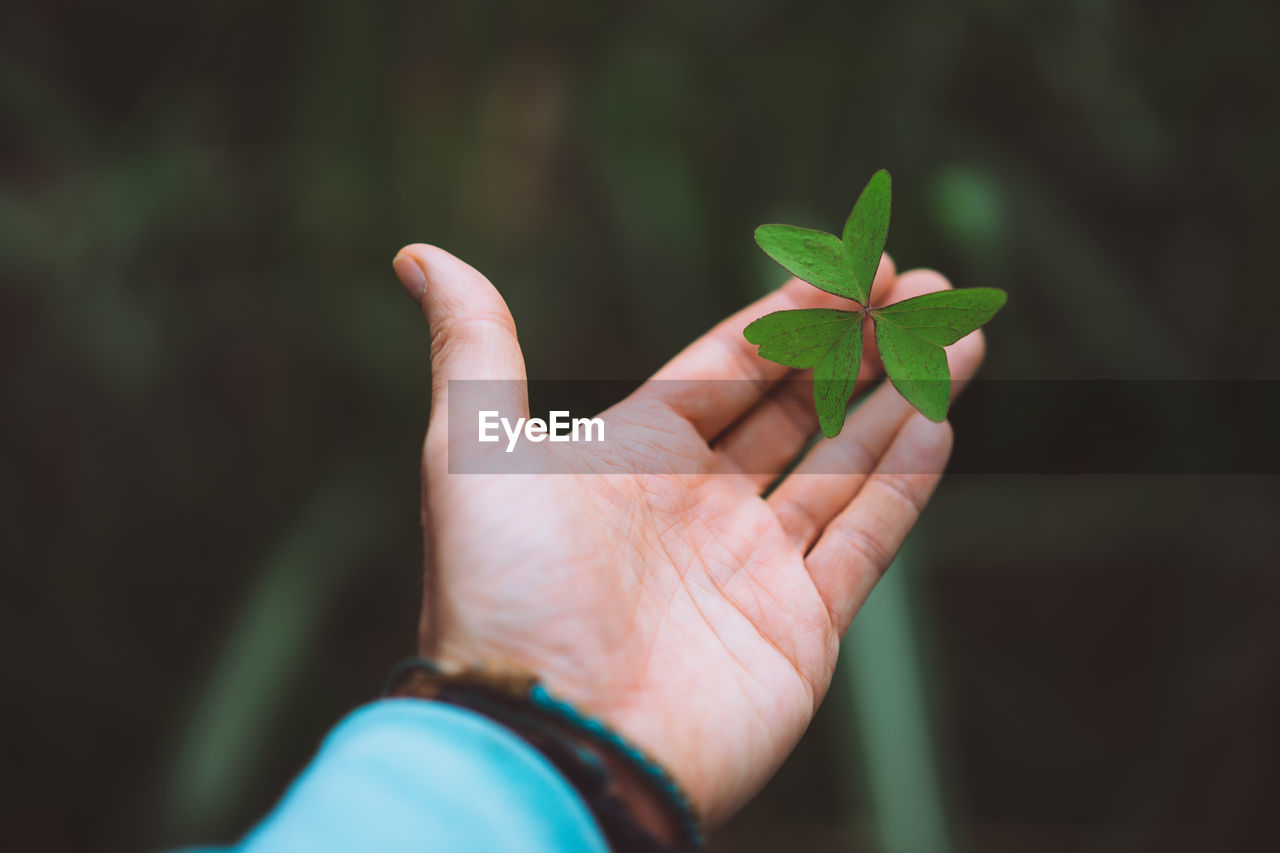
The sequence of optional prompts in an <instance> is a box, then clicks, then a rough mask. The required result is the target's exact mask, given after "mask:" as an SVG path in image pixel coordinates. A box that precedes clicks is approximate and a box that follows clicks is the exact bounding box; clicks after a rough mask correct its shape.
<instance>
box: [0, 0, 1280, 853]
mask: <svg viewBox="0 0 1280 853" xmlns="http://www.w3.org/2000/svg"><path fill="white" fill-rule="evenodd" d="M1278 23H1280V9H1278V8H1277V7H1274V6H1271V5H1268V4H1261V3H1245V2H1218V3H1151V2H1148V3H1127V4H1119V3H1107V2H1102V0H1076V2H1062V3H1053V4H1025V3H1015V2H1012V0H980V1H979V2H973V3H950V2H942V0H924V2H916V3H910V4H883V3H882V4H870V3H836V2H831V3H794V2H792V3H781V2H765V0H739V2H733V3H730V2H727V0H681V2H674V0H673V2H650V3H634V4H622V5H619V4H604V3H596V2H585V0H577V2H557V3H538V4H501V3H496V2H472V3H458V4H445V3H414V4H410V3H353V2H340V0H310V2H304V0H291V1H290V2H283V3H276V4H265V5H264V4H257V3H255V4H250V3H247V2H243V0H224V2H221V3H196V4H170V3H160V2H157V0H128V2H122V3H117V4H108V5H103V4H98V5H94V4H89V5H85V4H72V3H69V2H67V0H45V2H41V3H34V2H30V0H27V2H23V0H18V2H16V3H10V4H7V5H6V6H5V7H4V9H3V10H2V11H0V111H2V112H0V115H3V125H0V282H2V284H0V364H3V377H4V378H3V395H4V406H5V408H4V412H5V414H4V418H3V425H2V426H0V436H3V438H4V442H5V448H6V453H5V454H4V457H5V461H4V463H3V466H0V500H3V505H2V509H3V512H2V513H0V519H3V520H2V521H0V524H2V525H3V528H2V530H0V564H3V566H4V568H5V580H6V586H7V587H8V593H7V594H6V595H5V596H4V597H3V599H0V625H2V626H3V634H0V638H2V639H3V640H4V642H5V647H6V648H8V649H9V650H10V655H9V665H8V679H9V687H8V689H7V696H8V697H9V698H8V701H6V703H5V711H4V715H5V716H4V720H5V722H6V723H7V727H6V730H7V733H8V737H6V744H7V745H6V747H5V757H6V760H5V765H6V769H7V770H8V772H9V774H10V775H11V776H13V777H15V779H17V780H18V781H19V785H17V786H16V787H14V788H13V793H12V794H11V795H10V796H9V797H8V798H6V811H7V812H8V813H7V814H6V816H5V820H4V821H3V826H4V828H3V830H0V833H2V834H0V847H3V848H4V849H6V850H32V851H39V850H63V849H78V850H85V849H104V850H126V849H137V848H139V847H142V846H152V845H157V844H172V843H175V842H179V841H192V840H196V839H201V838H208V839H218V838H221V839H230V838H232V837H234V835H235V833H236V832H238V831H239V830H241V829H242V828H244V827H245V826H247V825H248V824H249V822H250V821H251V820H253V819H254V817H256V816H257V815H259V814H261V813H262V811H263V810H264V809H266V808H267V807H268V806H269V804H270V803H271V802H272V801H273V799H274V797H275V796H277V795H278V793H279V791H280V790H281V788H282V786H283V785H284V784H285V783H286V782H287V780H288V779H289V778H290V777H291V775H292V774H293V773H294V772H295V771H296V770H297V769H298V767H300V766H301V764H302V762H303V761H305V759H306V757H307V756H308V755H309V754H310V752H311V750H312V749H313V748H314V745H315V744H316V742H317V740H318V738H319V737H320V736H321V734H322V733H323V732H324V730H325V729H326V727H327V726H328V725H329V724H331V723H332V722H333V721H334V720H335V719H337V718H338V717H339V716H340V715H341V714H342V713H343V712H344V711H345V710H347V709H349V708H351V707H352V706H353V705H355V704H356V703H359V702H361V701H363V700H365V699H366V698H367V697H369V696H371V695H373V694H374V693H375V692H376V690H377V688H378V685H379V682H380V679H381V676H382V674H383V673H384V672H385V671H386V669H387V667H388V666H389V664H390V663H391V662H392V661H393V660H394V659H396V658H397V657H398V656H399V655H401V654H402V653H404V652H406V651H408V650H410V649H411V648H412V645H413V635H414V631H415V626H416V611H417V604H418V602H417V597H418V593H419V587H418V579H417V575H418V571H419V548H420V546H419V544H418V541H417V539H418V533H417V529H416V521H417V508H416V500H417V497H416V496H417V468H416V457H417V452H418V446H419V442H420V439H421V435H420V433H421V429H422V427H423V424H424V423H425V417H426V400H425V389H426V387H427V381H428V376H427V367H426V364H427V339H426V333H425V330H424V328H423V327H422V322H421V319H420V317H418V316H416V312H415V311H414V309H413V307H412V305H411V304H410V303H409V302H408V301H407V300H406V299H405V297H404V295H403V294H402V293H401V292H400V290H399V288H398V285H397V284H396V283H395V281H394V279H393V278H392V276H391V273H390V269H389V263H390V260H391V257H392V256H393V254H394V252H395V250H396V249H397V248H398V247H399V246H400V245H402V244H404V243H407V242H411V241H418V240H424V241H429V242H433V243H436V244H439V245H441V246H444V247H446V248H448V249H450V250H451V251H453V252H455V253H456V254H458V255H460V256H461V257H463V258H465V259H467V260H468V261H470V262H472V263H473V264H475V265H476V266H477V267H478V268H479V269H481V270H482V271H484V272H485V273H486V274H487V275H489V276H490V278H491V279H492V280H493V281H494V282H495V283H496V284H497V285H498V287H499V289H501V290H502V292H503V294H504V296H505V297H506V298H507V300H508V301H509V303H510V305H511V307H512V310H513V312H514V314H515V317H516V318H517V321H518V323H519V325H520V329H521V338H522V342H523V344H524V348H525V352H526V354H527V356H528V361H529V372H530V374H531V375H532V376H546V377H592V376H599V377H614V376H623V377H641V376H644V375H647V374H648V373H649V372H651V371H652V370H653V369H654V368H656V367H657V366H658V365H659V364H661V363H662V361H664V360H665V359H666V358H668V357H669V356H670V355H672V354H673V353H674V352H675V351H677V350H678V349H679V348H680V347H681V346H682V345H683V344H684V343H685V342H687V341H688V340H690V339H691V338H692V337H694V336H695V335H696V334H698V333H700V332H701V331H702V330H703V329H705V328H706V327H707V326H708V325H710V324H711V323H712V322H714V321H715V320H716V319H718V318H720V317H722V316H724V315H725V314H726V313H728V312H729V311H730V310H732V309H734V308H736V307H738V306H740V305H742V304H743V303H744V302H745V301H746V300H748V299H749V298H751V297H752V296H753V295H755V294H757V293H760V292H762V291H764V290H765V289H766V288H769V287H772V286H774V285H775V284H776V283H777V281H778V278H779V276H778V273H777V270H776V269H775V268H773V266H772V265H771V264H770V263H769V262H768V260H767V259H766V258H764V257H763V256H762V255H760V253H759V252H758V251H757V250H756V249H755V247H754V246H753V244H752V241H751V233H752V230H753V228H754V226H755V225H757V224H759V223H761V222H767V221H786V222H797V223H799V224H803V225H809V226H815V227H822V225H823V224H824V223H830V222H834V221H840V220H841V219H842V217H843V216H844V214H845V213H847V211H848V207H849V204H850V200H851V199H852V198H853V197H854V196H855V195H856V192H857V190H858V188H859V187H860V186H861V184H862V182H863V181H865V178H866V175H868V174H869V173H870V172H871V171H873V170H874V169H875V168H877V167H879V166H887V167H888V168H890V169H891V170H892V171H893V174H894V176H895V184H896V186H895V190H896V196H897V199H896V200H897V204H896V205H895V215H894V226H893V232H892V233H891V234H890V237H889V249H890V251H891V252H892V253H893V255H894V256H895V258H896V259H897V260H898V262H899V264H900V265H902V266H921V265H923V266H933V267H937V268H939V269H941V270H944V271H945V272H946V273H947V274H948V275H949V276H951V277H952V279H953V280H954V281H955V282H956V283H957V284H958V285H962V286H973V285H991V286H996V287H1002V288H1004V289H1006V290H1008V291H1009V292H1010V294H1011V299H1010V303H1009V306H1008V308H1007V309H1006V310H1005V312H1004V313H1003V314H1002V315H1001V317H1000V318H999V319H998V320H997V321H996V322H995V323H993V325H992V327H991V329H990V332H989V335H990V340H991V347H990V355H989V359H988V364H987V367H986V368H985V370H986V375H987V376H990V377H1002V378H1007V377H1024V378H1037V379H1044V378H1055V377H1083V378H1116V377H1203V378H1218V377H1225V378H1276V376H1277V366H1278V365H1280V336H1276V335H1275V334H1274V333H1273V326H1274V317H1275V316H1277V313H1278V311H1280V288H1277V287H1275V286H1274V284H1273V283H1272V281H1271V279H1272V273H1271V269H1270V263H1271V259H1272V251H1271V250H1272V245H1273V242H1274V237H1273V234H1274V232H1275V227H1276V225H1277V221H1276V219H1277V214H1276V206H1275V202H1274V199H1275V198H1277V197H1278V195H1280V192H1278V191H1280V186H1278V184H1280V168H1278V167H1277V166H1276V164H1275V155H1274V152H1275V151H1277V150H1280V112H1278V111H1277V110H1276V107H1275V90H1276V86H1277V83H1280V52H1277V51H1275V49H1274V45H1275V43H1276V37H1277V25H1278ZM866 116H871V117H874V120H872V121H868V120H866V119H865V118H864V117H866ZM1121 318H1123V325H1124V328H1126V329H1127V330H1128V335H1129V337H1127V338H1126V337H1121V336H1119V335H1117V334H1115V329H1116V328H1117V327H1118V326H1119V325H1120V323H1121ZM1134 336H1136V337H1134ZM983 417H986V418H988V419H989V418H990V417H991V414H990V413H985V414H984V413H977V412H972V411H969V412H966V411H965V409H964V406H963V404H961V405H960V406H958V408H957V412H956V429H957V434H958V440H959V441H961V442H963V440H964V434H965V430H981V429H983V428H984V421H983ZM986 422H987V423H989V422H990V421H989V420H988V421H986ZM1044 440H1045V444H1046V452H1052V449H1053V447H1054V442H1055V441H1058V442H1060V441H1062V440H1063V439H1061V438H1060V437H1044ZM1276 503H1277V499H1276V489H1275V483H1274V481H1273V480H1269V479H1267V478H1225V477H1219V478H1178V479H1176V480H1172V479H1169V478H1160V477H1154V478H1137V477H1134V478H1120V479H1105V480H1104V479H1100V478H1094V479H1088V480H1084V479H1081V480H1079V481H1076V480H1072V479H1071V478H1031V477H1025V478H1000V479H996V478H970V477H965V478H955V479H953V480H952V481H951V482H950V483H949V484H948V485H946V486H945V487H944V488H943V490H942V491H941V492H940V494H939V496H938V498H937V499H936V504H935V506H934V507H932V508H931V510H930V512H929V514H928V516H927V519H926V526H925V528H924V529H923V530H922V532H921V534H920V537H919V539H918V541H919V548H918V550H917V551H916V552H915V553H916V557H915V567H914V569H913V571H912V574H911V590H912V598H913V600H914V601H917V602H918V603H919V608H918V609H919V617H918V618H917V620H916V623H915V624H916V625H917V628H916V630H917V631H918V632H919V635H920V638H919V641H918V647H919V649H920V655H921V657H922V658H923V661H924V671H925V674H926V676H927V679H926V681H925V687H924V694H923V695H924V697H925V699H926V700H927V705H928V709H929V716H930V719H931V720H932V725H934V726H935V730H936V735H935V738H934V740H935V743H936V744H937V745H938V755H937V756H936V762H937V764H938V766H939V767H940V771H939V772H940V774H941V778H942V783H943V785H942V787H943V791H942V795H943V797H944V799H945V808H946V809H947V812H948V817H949V823H950V832H951V836H952V840H953V842H954V843H955V845H956V846H957V847H958V848H960V849H976V850H983V851H991V850H1006V849H1007V850H1024V849H1036V850H1041V851H1046V850H1047V851H1052V850H1059V849H1062V850H1067V849H1070V850H1076V849H1082V848H1088V849H1100V850H1110V849H1125V850H1136V849H1141V850H1146V849H1151V850H1156V849H1159V850H1173V849H1188V850H1204V849H1215V850H1227V849H1248V843H1247V842H1248V840H1249V839H1251V838H1256V837H1258V836H1259V835H1264V834H1268V830H1274V827H1273V826H1270V825H1269V824H1270V822H1271V821H1272V820H1273V817H1272V814H1271V811H1272V810H1271V806H1270V804H1271V803H1272V802H1273V801H1274V798H1275V796H1276V794H1277V793H1280V778H1278V777H1277V770H1276V768H1277V767H1280V760H1278V759H1280V737H1277V734H1276V732H1275V727H1274V724H1273V720H1274V719H1275V718H1276V717H1277V716H1280V680H1278V679H1277V676H1276V674H1275V673H1274V671H1273V669H1274V667H1273V666H1272V662H1273V661H1274V660H1275V659H1276V653H1277V652H1278V651H1280V640H1278V637H1277V629H1276V625H1277V624H1280V620H1278V619H1277V616H1278V615H1280V614H1278V613H1277V610H1280V589H1277V579H1276V576H1275V573H1274V569H1275V567H1276V566H1277V565H1280V559H1278V558H1280V549H1278V548H1277V541H1276V540H1277V532H1276V525H1275V517H1276V513H1275V511H1276V508H1277V507H1276ZM344 507H348V508H350V512H349V513H348V512H343V508H344ZM335 519H336V521H335ZM997 524H998V525H999V530H1000V535H998V536H997V535H995V532H994V527H995V525H997ZM875 602H876V598H875V597H873V598H872V606H874V605H875ZM246 650H248V651H246ZM236 661H241V662H242V664H243V665H238V664H237V663H236ZM855 704H856V703H855ZM219 709H221V710H219ZM851 719H857V709H856V708H852V707H849V706H846V704H845V703H844V702H843V701H842V700H841V699H840V697H839V696H836V697H833V699H832V701H831V702H829V703H828V705H827V706H826V707H824V709H823V711H822V712H821V714H820V715H819V718H818V720H817V721H816V723H815V727H814V732H813V733H812V735H811V737H810V738H808V739H807V740H806V741H805V743H804V744H802V746H801V748H800V749H799V751H798V752H797V753H796V755H795V756H794V757H793V759H792V760H791V761H790V762H789V763H788V765H787V766H786V767H784V768H783V771H782V772H781V774H780V775H779V776H778V777H777V779H776V780H775V781H774V783H772V784H771V785H770V787H769V788H768V789H767V790H766V792H765V794H764V795H763V796H762V797H761V798H760V799H759V800H758V801H757V802H756V803H755V804H754V805H753V807H752V808H751V809H749V810H748V811H747V812H745V813H744V814H743V815H742V816H741V817H740V818H739V819H737V821H735V822H734V823H732V824H730V826H728V827H726V829H725V830H724V832H723V834H722V835H721V837H720V844H721V847H722V849H741V850H749V849H774V848H775V847H776V846H779V845H780V844H787V845H789V846H792V847H798V848H800V849H824V848H832V847H839V846H841V845H842V844H843V843H844V842H846V841H848V840H849V839H860V840H861V841H863V842H864V843H865V844H866V845H867V846H869V847H874V846H875V844H876V839H877V838H881V839H883V838H884V835H883V834H881V835H877V834H876V833H875V832H873V831H872V830H871V829H869V822H872V821H873V819H874V815H873V813H872V812H871V811H870V806H869V805H867V804H868V803H870V802H871V800H870V799H869V797H870V794H869V793H868V792H872V793H874V791H875V786H874V785H868V784H867V783H866V782H865V781H864V780H863V779H862V777H861V776H860V774H859V773H858V772H854V771H853V769H852V768H854V767H856V766H860V765H859V764H858V762H859V760H860V759H859V758H858V755H859V750H858V749H857V748H856V747H851V748H850V749H847V750H843V751H839V750H837V751H835V752H833V751H832V749H830V745H831V744H832V743H837V742H841V743H844V742H848V740H847V738H846V739H845V740H842V738H845V732H846V730H847V729H848V726H849V720H851ZM202 738H208V739H209V740H208V742H205V741H203V740H202ZM851 762H852V763H851ZM873 763H874V762H873ZM868 766H872V765H868ZM201 784H207V785H209V786H214V787H217V788H218V790H206V789H205V788H202V787H201ZM218 786H220V787H218ZM228 786H230V787H228ZM1269 834H1270V836H1271V837H1274V831H1272V832H1270V833H1269ZM889 846H891V845H889Z"/></svg>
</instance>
